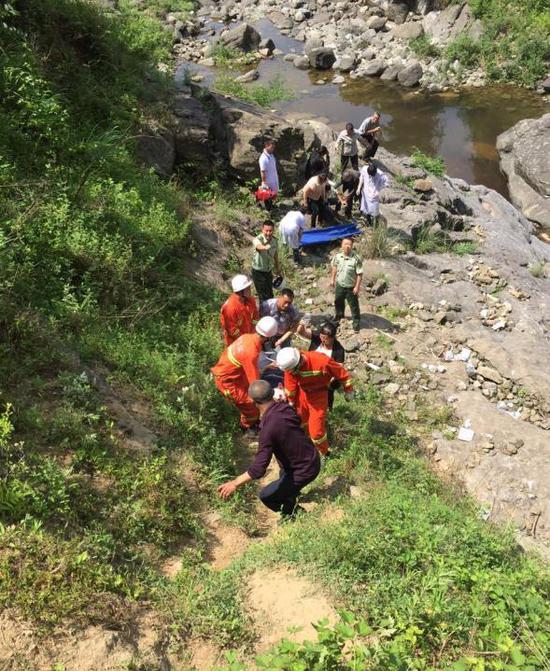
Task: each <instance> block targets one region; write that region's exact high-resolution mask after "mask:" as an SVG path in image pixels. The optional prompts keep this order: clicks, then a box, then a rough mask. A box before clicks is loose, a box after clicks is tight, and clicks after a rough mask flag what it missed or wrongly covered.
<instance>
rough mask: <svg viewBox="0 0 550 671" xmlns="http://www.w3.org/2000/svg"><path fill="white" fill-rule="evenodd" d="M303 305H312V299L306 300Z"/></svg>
mask: <svg viewBox="0 0 550 671" xmlns="http://www.w3.org/2000/svg"><path fill="white" fill-rule="evenodd" d="M305 303H306V305H313V298H306V300H305Z"/></svg>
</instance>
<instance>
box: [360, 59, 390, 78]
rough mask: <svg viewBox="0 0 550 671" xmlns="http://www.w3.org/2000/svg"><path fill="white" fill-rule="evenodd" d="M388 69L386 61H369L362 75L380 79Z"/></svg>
mask: <svg viewBox="0 0 550 671" xmlns="http://www.w3.org/2000/svg"><path fill="white" fill-rule="evenodd" d="M385 67H386V64H385V63H384V61H379V60H374V61H369V63H367V65H366V66H365V67H364V68H363V69H362V70H361V74H363V75H366V76H367V77H379V76H380V75H381V74H382V73H383V72H384V69H385Z"/></svg>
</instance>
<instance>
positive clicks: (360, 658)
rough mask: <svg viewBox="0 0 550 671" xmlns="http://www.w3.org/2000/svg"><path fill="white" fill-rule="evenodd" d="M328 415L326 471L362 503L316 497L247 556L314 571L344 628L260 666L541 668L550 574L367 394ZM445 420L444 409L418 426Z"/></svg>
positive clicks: (326, 631)
mask: <svg viewBox="0 0 550 671" xmlns="http://www.w3.org/2000/svg"><path fill="white" fill-rule="evenodd" d="M335 415H336V418H335V422H336V424H337V426H338V431H337V432H335V436H334V442H335V444H336V449H335V457H334V459H333V460H332V461H330V462H328V464H327V467H326V469H325V471H324V474H323V477H325V478H327V477H330V478H331V479H332V480H334V479H339V480H344V482H345V483H349V484H354V485H355V486H356V487H359V488H360V490H361V492H362V494H361V496H359V497H358V498H357V497H355V498H350V497H348V495H347V494H341V495H340V496H339V497H338V498H336V500H331V498H332V497H331V496H330V495H328V498H325V499H324V500H323V497H322V495H321V498H320V500H319V499H317V500H318V503H319V507H318V508H317V509H316V510H315V511H314V512H313V513H310V514H308V515H304V516H302V517H300V518H299V520H298V521H297V522H296V523H295V524H294V525H291V526H289V527H286V528H285V529H284V531H281V532H279V533H278V534H277V535H276V536H275V537H273V538H272V539H271V541H270V542H268V543H265V544H263V545H262V546H257V547H256V548H254V549H253V550H252V551H251V552H250V553H249V555H248V558H247V560H248V562H249V564H250V566H252V567H257V566H258V565H262V564H265V565H267V566H269V565H271V564H273V563H280V562H283V563H284V564H286V565H288V566H291V567H293V568H294V569H295V570H297V571H298V572H300V573H303V574H304V575H307V576H308V577H310V578H311V577H312V576H313V577H315V578H316V579H317V580H318V581H320V582H321V583H322V584H323V585H324V586H325V588H326V589H327V590H328V591H329V593H330V594H332V596H333V598H334V599H335V600H336V602H337V603H338V604H339V606H340V607H341V608H342V609H343V610H344V612H343V613H342V621H341V623H339V624H337V625H336V626H335V627H328V626H326V623H325V624H321V625H320V626H319V627H318V632H319V634H318V641H315V642H311V643H304V644H294V643H290V642H284V643H282V644H280V645H279V646H278V647H277V649H276V650H275V651H274V652H271V653H269V654H267V655H262V656H261V657H260V658H259V660H258V662H259V667H260V668H265V669H275V668H277V669H285V670H286V669H288V670H289V671H290V670H292V669H341V670H350V671H352V670H354V671H358V670H359V669H361V670H363V669H376V670H377V671H382V670H386V669H419V670H420V669H423V670H428V669H433V670H435V669H442V668H452V669H455V670H456V671H463V670H464V669H467V670H470V669H471V670H473V669H486V670H491V671H497V670H498V671H500V670H502V669H509V670H510V671H512V669H514V670H518V671H519V670H520V669H522V670H524V669H527V668H530V669H541V670H542V669H546V668H547V665H548V661H549V660H548V649H549V645H550V638H549V632H550V628H549V626H550V612H549V611H548V608H547V600H548V597H549V595H550V594H549V590H550V574H549V573H548V571H547V570H546V569H543V568H542V567H541V566H540V565H539V564H537V563H536V562H533V561H531V560H530V559H528V558H527V557H526V556H525V555H524V554H523V553H522V552H521V551H520V550H519V549H518V548H517V546H516V544H515V543H514V541H513V538H512V536H511V534H510V535H509V534H508V533H503V532H502V531H499V530H497V529H496V528H494V527H491V526H488V525H486V524H485V523H484V522H483V521H482V520H481V516H480V512H479V510H478V509H477V508H476V506H475V505H473V504H472V503H471V502H470V501H468V500H466V499H463V498H459V496H458V495H457V494H455V493H454V492H453V491H452V489H450V488H449V485H448V484H445V483H443V482H442V481H440V480H439V479H438V478H437V477H436V476H435V475H433V474H432V473H431V472H430V471H429V469H428V468H427V467H426V463H425V461H424V459H423V457H422V455H421V453H420V451H419V448H418V436H416V437H415V436H414V435H413V434H412V432H411V430H410V428H409V427H408V426H407V423H406V422H405V421H400V420H399V419H398V415H399V414H398V413H397V414H396V413H394V412H393V411H392V409H391V406H390V404H389V403H388V401H386V400H385V399H384V397H383V396H381V394H380V392H379V391H377V390H376V389H375V388H372V387H367V389H366V391H365V392H364V393H362V394H361V398H360V399H359V400H358V402H357V403H356V404H353V405H352V406H350V405H345V404H338V405H337V406H336V408H335ZM450 420H451V413H450V410H449V408H442V409H441V411H439V412H437V413H433V412H432V414H431V419H430V423H428V424H427V426H426V428H427V430H428V431H430V430H431V428H430V427H443V426H445V425H446V424H447V423H448V422H449V421H450ZM315 489H316V490H319V489H320V491H321V492H322V491H323V486H322V482H321V483H319V484H318V485H316V487H315ZM343 489H344V491H345V490H346V487H344V488H343ZM313 491H315V490H313ZM331 505H333V506H337V507H338V508H340V510H341V511H342V514H341V515H340V516H338V518H337V519H331V517H330V516H329V515H327V514H326V513H327V512H328V506H331ZM245 569H246V567H245ZM327 660H329V661H327ZM230 668H232V669H242V668H246V667H244V666H239V665H237V663H235V662H234V663H233V664H232V666H231V667H230Z"/></svg>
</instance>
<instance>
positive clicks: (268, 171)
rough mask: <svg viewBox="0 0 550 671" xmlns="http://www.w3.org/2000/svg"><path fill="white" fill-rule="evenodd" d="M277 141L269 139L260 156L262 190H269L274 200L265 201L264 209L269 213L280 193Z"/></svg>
mask: <svg viewBox="0 0 550 671" xmlns="http://www.w3.org/2000/svg"><path fill="white" fill-rule="evenodd" d="M274 152H275V140H271V139H268V140H266V141H265V143H264V150H263V152H262V153H261V155H260V160H259V164H260V178H261V180H262V184H261V187H260V188H262V189H269V190H270V191H271V193H272V194H273V198H268V199H267V200H264V207H265V209H266V210H267V211H268V212H269V211H270V210H271V208H272V207H273V199H274V198H275V196H276V195H277V194H278V193H279V175H278V173H277V159H276V158H275V154H274Z"/></svg>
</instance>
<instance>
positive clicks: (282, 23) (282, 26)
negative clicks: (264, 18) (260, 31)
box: [268, 12, 294, 30]
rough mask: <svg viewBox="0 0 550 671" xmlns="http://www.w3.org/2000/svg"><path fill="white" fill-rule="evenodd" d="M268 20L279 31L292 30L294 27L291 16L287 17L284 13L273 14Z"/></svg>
mask: <svg viewBox="0 0 550 671" xmlns="http://www.w3.org/2000/svg"><path fill="white" fill-rule="evenodd" d="M268 18H269V20H270V21H271V22H272V23H273V24H275V25H276V26H277V28H279V30H290V29H291V28H292V27H293V26H294V21H293V20H292V19H291V18H290V16H286V14H283V13H282V12H271V14H269V16H268Z"/></svg>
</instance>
